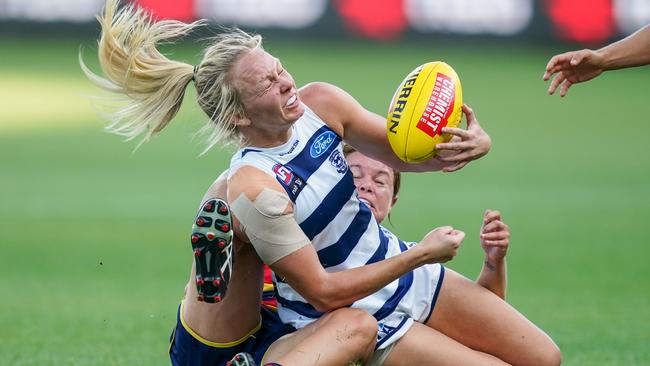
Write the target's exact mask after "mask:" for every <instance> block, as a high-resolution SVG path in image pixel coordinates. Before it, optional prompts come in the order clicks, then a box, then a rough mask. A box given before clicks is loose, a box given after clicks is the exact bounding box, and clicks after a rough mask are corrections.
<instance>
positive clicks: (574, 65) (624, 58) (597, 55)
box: [544, 25, 650, 97]
mask: <svg viewBox="0 0 650 366" xmlns="http://www.w3.org/2000/svg"><path fill="white" fill-rule="evenodd" d="M647 64H650V25H648V26H645V27H644V28H642V29H640V30H638V31H637V32H636V33H634V34H632V35H630V36H629V37H627V38H624V39H622V40H620V41H618V42H615V43H612V44H610V45H608V46H606V47H603V48H601V49H599V50H589V49H584V50H579V51H570V52H565V53H562V54H559V55H555V56H553V57H552V58H551V59H550V60H549V62H548V64H547V65H546V71H545V72H544V80H549V79H550V78H551V77H552V76H553V75H554V74H555V77H554V78H553V80H552V81H551V84H550V85H549V87H548V93H549V94H553V93H555V91H556V90H557V88H558V87H559V88H560V96H561V97H563V96H565V95H566V93H567V92H568V91H569V88H570V87H571V85H573V84H577V83H581V82H584V81H588V80H591V79H593V78H595V77H596V76H598V75H600V74H602V73H603V72H604V71H608V70H617V69H623V68H626V67H634V66H641V65H647Z"/></svg>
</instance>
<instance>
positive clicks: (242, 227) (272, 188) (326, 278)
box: [228, 167, 465, 312]
mask: <svg viewBox="0 0 650 366" xmlns="http://www.w3.org/2000/svg"><path fill="white" fill-rule="evenodd" d="M228 198H229V199H228V201H229V202H231V208H232V212H233V214H234V219H235V220H234V225H233V229H234V230H235V234H236V235H237V236H238V237H240V238H242V240H245V241H250V243H251V244H252V245H253V246H254V247H255V250H256V251H257V253H258V255H259V256H260V258H261V259H262V260H263V261H264V262H265V263H267V264H269V266H270V267H271V269H273V271H274V272H275V273H276V276H279V277H280V278H283V279H284V281H286V282H287V283H288V284H289V285H291V287H293V288H294V289H295V290H296V291H297V292H298V293H299V294H300V295H301V296H302V297H304V298H305V300H307V301H308V302H309V303H310V304H312V305H313V306H314V308H316V310H318V311H323V312H325V311H329V310H333V309H336V308H339V307H342V306H345V305H349V304H351V303H353V302H354V301H357V300H359V299H361V298H363V297H366V296H368V295H370V294H372V293H374V292H376V291H378V290H380V289H381V288H383V287H384V286H386V285H387V284H389V283H390V282H392V281H394V280H396V279H398V278H399V277H401V276H402V275H404V274H405V273H407V272H409V271H411V270H413V269H415V268H417V267H419V266H421V265H423V264H427V263H441V262H446V261H448V260H450V259H451V258H453V257H454V256H455V255H456V253H457V250H458V247H459V246H460V243H461V242H462V240H463V238H464V236H465V234H464V233H463V232H461V231H458V230H454V229H453V228H452V227H449V226H446V227H441V228H438V229H435V230H433V231H431V232H430V233H429V234H428V235H427V236H426V237H425V238H424V239H423V240H422V241H421V242H420V243H419V244H418V245H416V246H415V247H414V248H412V249H410V250H408V251H406V252H404V253H401V254H399V255H397V256H394V257H391V258H388V259H385V260H383V261H379V262H376V263H373V264H370V265H365V266H361V267H358V268H353V269H348V270H343V271H339V272H327V271H326V270H325V269H324V268H323V266H322V264H321V263H320V261H319V259H318V255H317V253H316V250H315V249H314V247H313V246H312V245H311V243H310V241H309V239H308V238H307V237H306V236H305V234H304V233H303V232H302V230H301V229H300V226H299V225H298V224H297V223H296V221H295V219H294V218H293V205H292V204H291V202H290V201H289V198H288V197H287V196H286V193H285V192H284V191H283V190H282V188H281V187H280V186H279V184H278V183H277V182H276V181H275V180H273V178H272V177H270V176H269V175H267V174H265V173H263V172H261V171H260V170H258V169H256V168H252V167H242V168H240V169H239V170H238V171H237V173H236V174H235V175H234V176H233V177H232V178H231V179H230V182H229V183H228ZM246 201H248V202H246ZM265 202H269V203H273V205H271V206H269V205H267V204H265ZM276 234H278V235H276Z"/></svg>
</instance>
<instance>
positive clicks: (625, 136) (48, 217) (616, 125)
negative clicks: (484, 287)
mask: <svg viewBox="0 0 650 366" xmlns="http://www.w3.org/2000/svg"><path fill="white" fill-rule="evenodd" d="M269 42H270V43H269V44H268V49H269V50H271V51H272V52H275V53H276V54H277V55H278V56H279V57H281V58H282V59H283V60H284V64H285V67H286V68H287V69H288V70H289V71H291V72H292V73H293V75H294V77H295V78H296V80H297V82H298V83H299V84H304V83H306V82H309V81H315V80H323V81H330V82H333V83H335V84H337V85H339V86H341V87H343V88H344V89H346V90H348V91H349V92H350V93H351V94H353V95H354V96H356V97H357V98H358V99H359V100H360V101H361V102H362V103H363V104H364V105H366V106H367V107H368V108H370V109H372V110H375V111H377V112H379V113H383V112H384V110H386V108H387V104H388V101H389V99H390V97H391V96H392V93H393V90H394V88H395V87H396V86H397V84H398V83H399V81H401V78H402V77H403V76H404V75H405V74H406V73H407V72H409V71H410V70H411V69H412V68H413V67H414V66H416V65H417V64H419V63H422V62H425V61H428V60H432V59H445V60H447V61H448V62H450V63H451V64H453V65H454V67H455V68H456V70H457V71H458V73H459V74H460V76H461V79H462V81H463V88H464V96H465V101H466V102H467V103H469V104H470V105H471V106H472V107H474V109H475V111H476V113H477V115H478V118H479V120H480V121H481V123H482V124H483V126H484V128H485V129H486V130H487V131H488V132H489V133H490V134H491V136H492V138H493V141H494V147H493V150H492V152H491V153H490V154H489V155H488V156H486V157H485V158H484V159H482V160H481V161H478V162H475V163H472V164H470V165H469V166H468V167H467V168H466V169H464V170H463V171H461V172H458V173H454V174H448V175H443V174H419V175H414V174H412V175H407V176H406V177H405V182H404V185H403V187H404V188H403V192H402V194H401V198H400V202H399V204H398V205H397V207H396V208H395V211H394V213H393V215H392V222H393V224H394V225H393V226H391V227H392V228H394V230H395V231H396V232H397V233H399V234H400V235H401V236H403V237H405V238H409V239H412V240H417V239H418V238H420V237H421V236H422V235H423V234H424V233H426V232H427V231H428V230H429V229H431V228H432V227H434V226H439V225H444V224H451V225H454V226H456V227H458V228H460V229H463V230H465V231H467V232H468V237H467V239H466V241H465V243H464V246H463V248H462V250H461V253H460V255H459V256H458V257H457V258H456V259H455V260H454V261H453V262H452V263H450V267H452V268H454V269H456V270H458V271H460V272H462V273H465V274H466V275H468V276H469V277H472V278H473V277H474V276H476V274H477V273H478V270H479V268H480V264H481V250H480V247H479V244H478V240H477V233H478V226H479V224H480V219H481V213H482V211H483V210H484V209H486V208H496V209H500V210H502V212H503V214H504V217H505V220H506V221H507V222H508V224H510V226H511V231H512V244H511V245H512V248H511V250H510V253H509V295H508V300H509V301H510V302H511V303H512V304H513V305H514V306H515V307H517V308H518V309H520V310H521V311H522V312H523V313H524V314H526V315H527V316H528V317H530V319H531V320H533V321H534V322H535V323H537V324H539V325H540V326H541V327H542V328H543V329H545V330H546V331H547V332H548V333H549V334H550V335H551V336H552V337H553V338H554V339H555V340H556V342H557V343H558V345H559V346H560V348H561V349H562V351H563V355H564V359H565V364H567V365H647V364H650V348H649V347H648V344H650V331H649V330H648V329H650V327H649V325H650V284H649V281H648V278H650V266H649V265H648V259H647V258H648V257H650V249H649V248H648V244H649V242H648V239H647V238H648V235H647V232H646V230H647V227H646V226H645V225H647V223H646V222H647V220H648V218H650V188H649V187H650V173H649V172H650V159H648V155H649V154H650V152H649V150H648V147H647V146H648V145H647V142H646V140H647V136H648V135H650V125H649V124H648V123H647V122H648V115H649V112H650V105H649V104H648V102H647V101H648V97H649V92H648V88H647V85H648V80H649V77H650V70H649V69H635V70H625V71H619V72H616V73H611V74H608V75H604V76H603V77H601V78H600V79H598V80H595V81H593V82H591V83H590V84H588V85H578V86H575V87H574V88H573V89H572V90H571V92H570V95H569V96H568V97H567V98H565V99H562V100H561V99H559V98H558V97H549V96H547V95H546V94H545V90H546V85H545V84H544V83H543V82H542V81H541V74H542V71H543V66H544V65H545V63H546V59H547V57H548V56H549V55H550V54H551V53H553V52H555V51H558V50H557V49H542V48H534V47H527V48H523V49H522V48H521V47H517V48H515V47H510V46H508V45H504V44H498V43H496V44H483V45H476V44H469V43H467V44H462V45H457V46H453V45H449V44H439V43H437V42H436V41H435V40H433V41H431V42H430V43H421V42H420V43H408V42H405V43H402V44H398V45H381V44H368V43H342V44H339V43H331V44H330V43H326V44H323V43H322V42H318V44H314V43H313V42H312V43H309V42H293V43H289V42H283V41H282V40H279V39H273V38H272V39H271V40H270V41H269ZM81 43H83V44H85V45H86V48H87V54H88V56H89V59H90V60H91V64H94V62H93V61H94V60H93V55H92V51H93V50H94V47H93V42H92V41H90V40H84V41H79V40H65V39H64V40H51V41H42V42H35V41H29V42H25V41H22V40H2V41H0V49H2V59H3V62H2V63H0V80H3V88H1V89H2V90H1V91H0V96H1V97H2V98H1V100H2V102H0V103H2V108H1V110H0V169H1V170H0V250H1V252H0V299H2V300H1V301H0V329H1V331H0V364H2V365H160V364H166V363H167V362H168V361H167V354H166V351H167V338H168V335H169V332H170V331H171V328H172V327H173V325H174V321H175V319H174V317H175V312H176V306H177V304H178V301H179V299H180V297H181V294H182V290H183V286H184V284H185V282H186V280H187V276H188V269H189V265H190V264H191V260H192V259H191V252H190V250H189V248H190V246H189V244H188V243H187V236H188V232H189V228H190V221H191V220H192V218H193V216H194V210H195V208H196V206H197V204H198V200H199V199H200V197H201V195H202V193H203V191H204V190H205V188H206V187H207V186H208V185H209V184H210V182H211V181H212V179H214V178H215V177H216V176H217V174H218V173H219V172H220V171H221V170H222V169H224V168H225V166H226V164H227V161H228V155H229V151H227V150H218V149H215V150H214V151H211V152H210V153H209V154H207V155H206V156H203V157H198V154H199V152H200V151H201V144H200V143H201V140H200V138H199V139H193V138H192V134H193V132H194V131H195V130H196V129H197V128H198V126H199V125H200V122H201V121H202V120H203V116H202V115H201V114H200V113H199V112H198V109H197V107H196V105H195V103H194V102H193V99H192V94H191V93H190V95H189V96H188V99H187V101H186V104H185V106H184V108H183V111H182V113H181V114H180V115H179V116H178V118H177V119H176V120H175V121H174V123H173V124H172V126H171V127H170V129H169V131H165V133H163V134H162V135H161V136H160V137H159V138H157V139H155V140H154V141H153V142H152V143H150V144H148V145H145V146H144V147H142V148H141V149H140V150H139V151H137V152H135V153H133V148H134V146H135V145H134V144H133V143H123V142H121V141H120V139H119V138H118V137H116V136H112V135H109V134H106V133H104V132H102V131H101V123H100V118H99V117H98V115H97V114H96V113H95V112H94V111H93V110H92V109H91V108H90V107H89V105H90V102H89V100H88V99H87V98H85V97H84V95H88V94H93V93H95V92H94V91H93V89H92V88H90V87H89V85H88V84H87V83H86V82H85V81H84V80H83V78H82V75H81V73H80V72H79V69H78V67H77V64H76V52H77V49H78V47H79V45H80V44H81ZM198 53H199V48H198V46H197V45H189V46H187V47H183V48H181V49H180V51H178V52H177V53H176V54H175V56H176V57H180V58H183V59H186V60H188V61H190V62H195V61H196V60H197V55H198ZM95 94H96V93H95Z"/></svg>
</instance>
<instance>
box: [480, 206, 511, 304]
mask: <svg viewBox="0 0 650 366" xmlns="http://www.w3.org/2000/svg"><path fill="white" fill-rule="evenodd" d="M480 241H481V247H483V251H485V261H484V262H483V268H482V269H481V273H480V274H479V277H478V279H477V280H476V282H477V283H478V284H479V285H481V286H483V287H485V288H486V289H488V290H490V291H492V292H493V293H494V294H496V295H497V296H499V297H500V298H502V299H504V300H505V297H506V288H507V272H506V270H507V266H506V253H507V251H508V246H509V245H510V228H509V227H508V225H506V224H505V223H504V222H503V221H502V218H501V213H500V212H499V211H493V210H486V211H485V214H484V215H483V223H482V225H481V232H480Z"/></svg>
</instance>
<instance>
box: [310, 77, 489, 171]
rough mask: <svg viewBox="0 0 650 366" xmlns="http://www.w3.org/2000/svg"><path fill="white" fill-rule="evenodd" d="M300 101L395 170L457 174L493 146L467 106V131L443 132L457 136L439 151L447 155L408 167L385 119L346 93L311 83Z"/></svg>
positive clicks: (367, 152)
mask: <svg viewBox="0 0 650 366" xmlns="http://www.w3.org/2000/svg"><path fill="white" fill-rule="evenodd" d="M300 98H301V99H302V100H303V101H304V102H305V104H307V105H308V106H309V107H310V108H311V109H312V110H314V112H316V114H318V115H319V116H320V117H321V118H322V119H323V121H325V122H326V123H327V124H328V125H329V126H330V128H332V129H333V130H335V131H336V132H337V133H338V134H339V135H340V136H342V137H343V139H344V140H345V142H347V143H349V144H350V145H352V146H354V148H355V149H357V150H359V151H360V152H361V153H363V154H364V155H367V156H369V157H371V158H373V159H375V160H379V161H381V162H383V163H384V164H386V165H388V166H390V167H391V168H393V169H395V170H396V171H401V172H427V171H438V170H442V171H450V172H451V171H455V170H458V169H460V168H462V167H463V166H465V165H466V164H467V163H469V162H470V161H472V160H475V159H478V158H480V157H482V156H483V155H485V154H487V153H488V151H489V150H490V147H491V145H492V142H491V140H490V137H489V136H488V135H487V133H485V131H483V129H482V128H481V125H480V124H479V123H478V121H477V120H476V117H475V116H474V113H473V112H472V110H471V109H470V108H469V107H467V106H464V107H463V112H464V113H465V116H466V118H467V125H468V128H467V130H463V129H459V128H447V127H445V128H443V130H442V132H444V133H449V134H451V135H454V136H455V140H454V141H455V142H454V144H455V145H453V147H442V148H441V147H440V146H439V147H438V149H437V150H439V151H443V150H446V151H444V153H442V154H439V155H444V158H442V157H440V156H436V157H433V158H431V159H429V160H427V161H426V162H423V163H419V164H409V163H405V162H403V161H402V160H400V159H399V158H398V157H397V156H396V155H395V153H394V152H393V151H392V150H391V147H390V143H389V142H388V137H387V135H386V120H385V118H384V117H382V116H379V115H378V114H376V113H373V112H371V111H369V110H367V109H365V108H364V107H363V106H362V105H361V104H359V102H357V101H356V100H355V99H354V98H353V97H352V96H351V95H350V94H348V93H347V92H345V91H344V90H342V89H340V88H338V87H336V86H334V85H331V84H326V83H311V84H309V85H307V86H305V87H304V88H302V89H301V90H300ZM440 145H442V144H440Z"/></svg>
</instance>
